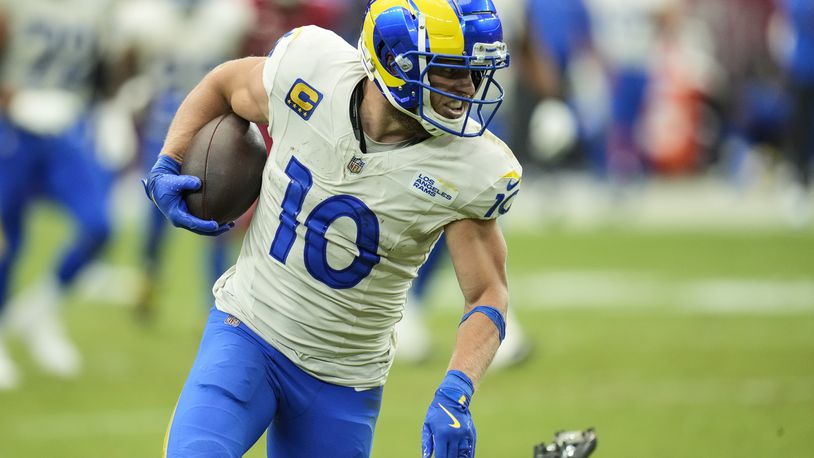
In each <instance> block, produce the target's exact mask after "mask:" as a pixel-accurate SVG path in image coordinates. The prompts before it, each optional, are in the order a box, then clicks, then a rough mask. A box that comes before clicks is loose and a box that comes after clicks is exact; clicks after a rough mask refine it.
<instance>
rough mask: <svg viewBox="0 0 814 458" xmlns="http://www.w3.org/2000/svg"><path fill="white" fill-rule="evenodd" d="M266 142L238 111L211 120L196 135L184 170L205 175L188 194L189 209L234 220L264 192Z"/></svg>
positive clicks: (222, 220) (203, 215)
mask: <svg viewBox="0 0 814 458" xmlns="http://www.w3.org/2000/svg"><path fill="white" fill-rule="evenodd" d="M265 163H266V145H265V143H264V142H263V136H262V135H261V134H260V129H258V128H257V126H256V125H254V124H253V123H250V122H248V121H246V120H245V119H243V118H241V117H239V116H237V115H236V114H234V113H229V114H225V115H222V116H219V117H217V118H215V119H213V120H212V121H209V123H207V124H206V125H205V126H203V127H202V128H201V130H199V131H198V132H197V133H196V134H195V136H194V137H193V138H192V143H190V145H189V148H188V149H187V151H186V154H185V155H184V162H183V164H182V165H181V174H183V175H194V176H196V177H198V178H200V179H201V188H200V189H199V190H197V191H195V192H191V193H189V194H187V195H186V197H185V200H186V203H187V207H188V208H189V212H190V213H191V214H192V215H194V216H197V217H198V218H201V219H204V220H215V221H217V222H218V223H219V224H224V223H228V222H230V221H234V220H235V219H237V218H238V217H239V216H240V215H242V214H243V213H245V212H246V210H248V209H249V207H250V206H251V205H252V203H254V201H255V199H257V196H258V195H260V183H261V182H262V178H263V166H264V165H265Z"/></svg>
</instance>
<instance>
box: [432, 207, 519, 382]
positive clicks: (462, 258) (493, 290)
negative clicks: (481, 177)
mask: <svg viewBox="0 0 814 458" xmlns="http://www.w3.org/2000/svg"><path fill="white" fill-rule="evenodd" d="M444 233H445V235H446V238H447V245H448V247H449V251H450V255H451V258H452V264H453V266H454V267H455V274H456V276H457V277H458V283H459V285H460V287H461V291H462V292H463V296H464V308H465V310H464V312H465V313H466V312H469V311H470V310H472V309H473V308H474V307H476V306H478V305H486V306H491V307H494V308H496V309H498V311H500V313H502V314H503V315H504V316H505V314H506V310H507V308H508V303H509V293H508V286H507V280H506V242H505V241H504V240H503V234H502V232H501V230H500V226H498V224H497V220H473V219H464V220H460V221H456V222H454V223H451V224H449V225H448V226H447V227H446V228H445V230H444ZM499 345H500V339H499V335H498V329H497V327H496V326H495V324H494V323H493V322H492V320H490V319H489V317H487V316H486V315H484V314H482V313H475V314H473V315H472V316H471V317H469V318H468V319H467V320H466V321H464V322H463V324H461V326H460V328H459V329H458V337H457V340H456V342H455V349H454V351H453V353H452V360H451V361H450V365H449V369H450V370H459V371H461V372H463V373H465V374H466V375H468V376H469V378H470V379H471V380H472V382H473V383H474V384H475V385H477V383H478V380H480V378H481V376H482V375H483V373H484V372H485V371H486V369H487V368H488V367H489V363H490V362H491V361H492V357H494V355H495V352H496V351H497V348H498V346H499Z"/></svg>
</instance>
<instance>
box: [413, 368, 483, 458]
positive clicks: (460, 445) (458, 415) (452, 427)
mask: <svg viewBox="0 0 814 458" xmlns="http://www.w3.org/2000/svg"><path fill="white" fill-rule="evenodd" d="M474 391H475V388H474V386H473V385H472V380H470V379H469V377H467V375H466V374H464V373H463V372H461V371H449V372H447V376H446V377H444V381H443V382H441V385H440V386H439V387H438V390H436V391H435V397H434V398H433V400H432V404H430V408H429V409H427V416H426V417H425V418H424V430H423V432H422V434H421V454H422V457H423V458H429V457H430V456H431V455H432V454H433V451H435V457H436V458H472V457H474V456H475V424H474V423H473V422H472V414H470V413H469V401H471V400H472V393H474Z"/></svg>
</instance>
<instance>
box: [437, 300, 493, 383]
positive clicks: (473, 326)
mask: <svg viewBox="0 0 814 458" xmlns="http://www.w3.org/2000/svg"><path fill="white" fill-rule="evenodd" d="M499 346H500V340H499V338H498V331H497V328H496V327H495V325H494V323H492V321H491V320H490V319H489V318H487V317H486V316H485V315H483V314H480V313H476V314H474V315H472V316H471V317H470V318H469V319H468V320H466V321H465V322H464V323H463V324H462V325H461V327H460V328H459V329H458V337H457V339H456V341H455V350H454V351H453V352H452V360H451V361H450V363H449V370H453V369H454V370H459V371H461V372H463V373H465V374H466V375H468V376H469V378H470V379H471V380H472V383H474V384H475V385H476V386H477V384H478V381H479V380H480V378H481V376H483V374H484V373H485V372H486V369H487V368H488V367H489V364H490V363H491V362H492V358H493V357H494V356H495V352H497V349H498V347H499Z"/></svg>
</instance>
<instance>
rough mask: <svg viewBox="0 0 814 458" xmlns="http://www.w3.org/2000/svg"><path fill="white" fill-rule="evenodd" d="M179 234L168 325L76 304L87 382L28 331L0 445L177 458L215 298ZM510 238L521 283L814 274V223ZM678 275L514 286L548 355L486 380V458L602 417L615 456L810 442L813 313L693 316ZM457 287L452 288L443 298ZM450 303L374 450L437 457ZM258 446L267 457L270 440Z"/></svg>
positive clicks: (47, 254) (121, 248)
mask: <svg viewBox="0 0 814 458" xmlns="http://www.w3.org/2000/svg"><path fill="white" fill-rule="evenodd" d="M66 227H67V226H66V225H65V224H64V222H63V221H62V219H61V218H60V217H59V216H56V215H55V214H54V213H53V212H51V211H49V210H40V211H38V212H36V213H35V214H34V217H33V219H32V222H31V231H32V232H31V236H30V238H29V242H28V244H27V246H26V249H25V252H24V257H23V259H22V264H21V265H20V268H19V269H18V275H17V276H16V283H15V285H25V284H28V283H30V282H31V281H33V279H34V278H35V277H36V276H37V275H38V274H39V273H41V272H42V271H43V270H44V269H45V268H46V267H47V265H48V264H49V262H51V260H52V259H54V258H55V254H54V253H55V250H56V249H57V248H58V247H60V246H61V244H62V243H63V242H64V241H65V239H66V234H67V231H66ZM138 242H139V238H138V237H137V236H136V235H134V234H129V233H126V232H125V233H124V234H122V235H121V236H119V237H117V239H116V241H115V242H114V244H113V246H112V248H111V250H110V251H109V253H108V254H107V257H108V259H109V260H111V262H115V263H121V264H135V261H134V259H135V257H136V254H137V251H138V249H137V246H136V245H137V243H138ZM169 242H170V245H169V250H168V253H167V263H166V264H165V266H164V268H163V276H162V278H163V281H162V283H161V284H160V285H159V291H158V297H159V310H160V311H159V318H158V320H157V321H156V323H155V324H154V325H153V326H150V327H144V326H141V325H139V324H137V323H136V322H135V321H134V320H133V316H132V313H131V311H130V310H128V309H126V308H122V307H115V306H111V305H109V304H105V303H101V302H99V301H92V300H87V299H83V298H80V297H73V298H72V299H71V301H70V303H69V304H68V308H67V316H66V317H67V321H68V325H69V328H70V331H71V334H72V335H73V336H74V337H75V340H76V341H77V343H78V345H79V346H80V348H81V349H82V351H83V355H84V358H85V366H86V367H85V371H84V373H83V375H82V377H81V378H80V379H78V380H75V381H70V382H61V381H58V380H54V379H52V378H49V377H46V376H44V375H41V374H40V373H39V372H38V371H37V369H36V368H35V367H33V366H32V364H31V363H30V361H29V359H28V357H27V355H26V354H25V351H24V349H23V348H22V347H21V346H20V344H19V343H18V342H14V341H13V342H12V348H11V350H12V352H13V355H14V356H15V359H16V360H17V361H19V362H20V365H21V369H22V371H23V375H24V377H25V380H24V381H25V384H24V386H23V388H22V389H20V390H19V391H15V392H11V393H0V457H14V458H27V457H46V456H60V457H83V458H84V457H110V458H115V457H122V458H124V457H146V456H159V455H160V449H161V443H162V438H163V434H164V429H165V427H166V423H167V420H168V418H169V415H170V413H171V411H172V407H173V405H174V402H175V398H176V396H177V395H178V393H179V391H180V388H181V385H182V383H183V380H184V377H185V375H186V371H187V370H188V368H189V366H190V365H191V362H192V359H193V357H194V354H195V351H196V348H197V344H198V338H199V336H200V332H201V326H202V323H203V320H204V318H205V313H206V306H205V305H203V304H205V303H206V302H207V300H208V299H207V297H208V296H207V294H206V291H207V289H208V285H206V281H205V280H202V279H201V278H200V277H202V273H201V270H202V269H201V267H200V265H201V263H202V262H203V260H204V255H205V251H206V250H205V248H204V245H203V242H202V240H201V239H200V238H198V237H195V236H191V235H188V234H184V233H181V232H180V231H173V233H172V234H171V236H170V238H169ZM508 242H509V246H510V250H511V254H510V263H509V264H510V274H511V275H512V278H515V277H523V276H529V275H536V274H545V273H556V272H560V271H574V270H590V271H619V272H630V271H634V272H647V273H649V274H658V275H662V276H664V277H665V278H673V279H676V280H705V279H711V278H722V277H723V278H731V277H737V278H745V279H755V281H762V280H766V279H769V280H784V279H791V280H803V281H808V282H811V281H814V256H812V253H814V234H811V233H805V232H784V231H777V232H765V231H762V232H749V231H739V232H738V233H735V234H731V233H724V232H712V233H709V232H690V233H666V232H637V231H627V230H622V229H612V230H597V231H591V232H581V233H567V232H558V231H554V232H541V233H539V234H526V233H516V234H509V236H508ZM443 275H447V276H449V275H451V273H450V272H445V273H444V274H443ZM519 284H521V285H525V284H526V283H523V282H519ZM669 285H670V283H669V282H668V283H667V286H666V289H665V290H664V301H663V302H664V303H663V304H652V306H649V307H642V306H631V307H624V306H620V307H591V306H586V307H579V308H549V307H539V306H538V303H537V299H538V298H537V297H535V294H536V293H534V294H531V293H528V292H524V291H514V292H513V302H512V305H513V307H514V308H515V309H516V310H517V311H518V313H519V315H520V318H521V321H522V325H523V328H524V329H525V330H526V332H527V333H528V334H529V336H530V338H531V340H532V341H533V343H534V353H533V358H532V359H530V360H529V361H528V362H527V363H526V364H525V365H523V366H521V367H518V368H515V369H511V370H508V371H504V372H496V373H492V374H489V375H487V377H486V378H485V379H484V380H483V382H482V384H481V386H480V388H479V391H478V393H477V394H476V397H475V400H474V402H473V407H472V410H473V413H474V418H475V422H476V425H477V428H478V456H479V457H487V458H490V457H496V458H497V457H525V456H530V455H531V450H532V446H533V445H534V444H535V443H536V442H540V441H543V440H546V441H547V440H549V439H550V438H551V436H552V434H553V432H554V431H555V430H558V429H572V428H583V427H586V426H594V427H596V428H597V430H598V433H599V437H600V446H599V449H598V451H597V454H596V456H599V457H605V458H610V457H630V456H637V457H638V456H648V457H655V456H658V457H673V456H675V457H679V456H682V457H683V456H709V457H735V456H775V455H785V456H807V455H809V454H810V452H806V450H807V441H806V439H807V438H809V437H811V436H812V434H814V416H812V415H811V412H814V364H812V361H814V312H812V308H808V309H804V310H801V311H796V312H795V311H781V312H777V313H750V312H744V313H701V312H691V311H688V310H687V309H683V308H676V307H673V305H674V304H675V303H676V301H675V300H668V299H670V298H669V295H670V289H669V288H670V286H669ZM115 287H116V285H111V288H115ZM577 287H580V285H577ZM581 287H583V288H585V289H590V288H592V285H591V284H590V283H588V284H584V285H581ZM18 289H19V288H18ZM436 289H437V288H436ZM446 297H448V295H447V296H445V295H444V294H442V293H436V294H433V301H434V302H438V301H440V300H442V299H441V298H444V299H443V300H444V301H446V299H445V298H446ZM811 303H812V304H814V297H812V298H811ZM439 305H440V304H439ZM443 305H444V306H439V307H436V308H434V309H433V310H432V312H431V313H430V314H429V318H430V325H431V327H432V329H433V331H434V332H433V339H434V345H435V349H436V350H435V352H434V353H433V355H432V357H431V359H430V361H429V362H428V363H427V364H426V365H422V366H418V367H415V366H407V365H400V364H396V365H395V366H394V368H393V371H392V372H391V376H390V380H389V382H388V384H387V386H386V387H385V397H384V404H383V407H382V413H381V416H380V419H379V423H378V425H377V430H376V437H375V440H374V448H373V456H374V457H413V456H417V455H418V454H419V453H420V452H419V450H420V432H421V423H422V420H423V415H424V410H425V407H426V404H427V402H429V400H430V398H431V396H432V393H433V390H434V388H435V386H436V385H437V383H438V382H439V381H440V379H441V377H442V375H443V372H444V370H445V367H446V360H447V358H448V355H449V352H450V349H451V347H452V344H453V341H452V339H453V338H454V336H453V334H452V332H451V331H452V330H453V329H454V327H455V324H456V322H457V317H458V316H459V313H458V311H457V310H456V309H453V308H450V307H448V305H449V304H443ZM778 306H782V304H778ZM247 456H250V457H261V456H265V454H264V452H263V447H262V444H258V446H256V447H255V448H254V449H253V450H252V451H251V452H250V453H249V454H248V455H247Z"/></svg>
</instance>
